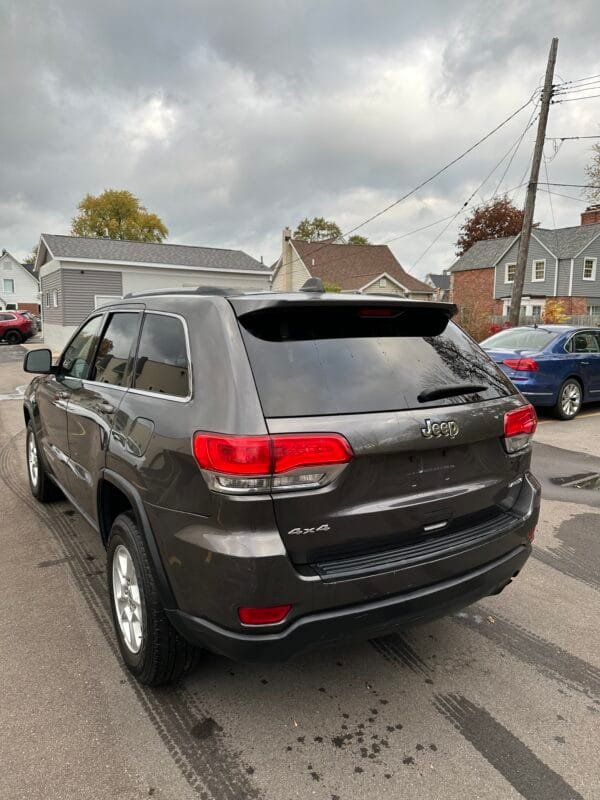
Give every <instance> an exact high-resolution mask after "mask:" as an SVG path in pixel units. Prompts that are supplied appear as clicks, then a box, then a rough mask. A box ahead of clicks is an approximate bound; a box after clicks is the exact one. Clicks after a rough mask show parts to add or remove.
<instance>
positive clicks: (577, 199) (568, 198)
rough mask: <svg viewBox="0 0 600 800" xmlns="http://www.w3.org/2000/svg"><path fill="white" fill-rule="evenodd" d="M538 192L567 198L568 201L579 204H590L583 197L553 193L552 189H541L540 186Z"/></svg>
mask: <svg viewBox="0 0 600 800" xmlns="http://www.w3.org/2000/svg"><path fill="white" fill-rule="evenodd" d="M538 192H544V193H545V194H553V195H554V196H555V197H566V198H567V200H576V201H577V202H578V203H587V202H588V201H587V200H585V199H584V198H582V197H573V195H572V194H562V192H551V191H550V189H541V188H540V187H539V186H538Z"/></svg>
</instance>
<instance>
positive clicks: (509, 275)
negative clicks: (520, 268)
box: [504, 264, 517, 283]
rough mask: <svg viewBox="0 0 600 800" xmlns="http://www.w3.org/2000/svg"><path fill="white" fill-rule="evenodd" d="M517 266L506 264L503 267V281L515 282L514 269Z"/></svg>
mask: <svg viewBox="0 0 600 800" xmlns="http://www.w3.org/2000/svg"><path fill="white" fill-rule="evenodd" d="M516 268H517V265H516V264H507V265H506V267H505V275H504V283H514V282H515V270H516Z"/></svg>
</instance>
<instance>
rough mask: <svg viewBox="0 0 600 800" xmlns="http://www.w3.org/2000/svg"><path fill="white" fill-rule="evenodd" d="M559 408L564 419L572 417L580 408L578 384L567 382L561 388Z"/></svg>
mask: <svg viewBox="0 0 600 800" xmlns="http://www.w3.org/2000/svg"><path fill="white" fill-rule="evenodd" d="M560 406H561V408H562V411H563V414H564V415H565V416H566V417H574V416H575V415H576V414H577V412H578V411H579V408H580V406H581V388H580V387H579V384H578V383H575V382H573V381H569V383H565V385H564V386H563V389H562V392H561V395H560Z"/></svg>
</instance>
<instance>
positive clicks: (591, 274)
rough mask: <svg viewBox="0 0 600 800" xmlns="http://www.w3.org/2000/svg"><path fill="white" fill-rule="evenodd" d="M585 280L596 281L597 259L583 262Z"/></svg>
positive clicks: (588, 259) (587, 259)
mask: <svg viewBox="0 0 600 800" xmlns="http://www.w3.org/2000/svg"><path fill="white" fill-rule="evenodd" d="M583 280H584V281H595V280H596V259H595V258H586V259H585V261H584V262H583Z"/></svg>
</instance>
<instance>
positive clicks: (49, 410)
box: [37, 316, 102, 492]
mask: <svg viewBox="0 0 600 800" xmlns="http://www.w3.org/2000/svg"><path fill="white" fill-rule="evenodd" d="M101 326H102V316H98V317H93V318H92V319H90V320H88V322H86V324H85V325H84V326H83V327H82V328H81V330H79V331H78V332H77V333H76V334H75V336H74V337H73V339H71V341H70V342H69V344H68V345H67V347H66V349H65V351H64V353H63V354H62V356H61V358H60V359H59V364H58V370H57V373H56V375H49V376H48V377H47V378H43V379H42V380H41V381H40V382H39V385H38V389H37V403H38V407H39V412H40V413H39V419H40V430H39V431H38V435H39V442H40V446H41V448H42V452H43V454H44V458H45V461H46V463H47V464H48V466H49V468H50V471H51V472H52V474H53V475H54V477H55V478H56V480H57V481H58V482H59V483H60V485H61V486H62V488H64V489H65V490H66V491H67V492H70V488H71V480H70V476H71V469H70V455H69V440H68V432H67V405H68V402H69V398H70V397H71V393H72V391H73V389H74V388H76V387H77V386H79V385H81V379H82V378H83V377H87V374H88V371H89V368H90V366H91V360H92V358H93V355H94V352H95V350H96V344H97V343H98V335H99V333H100V328H101Z"/></svg>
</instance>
